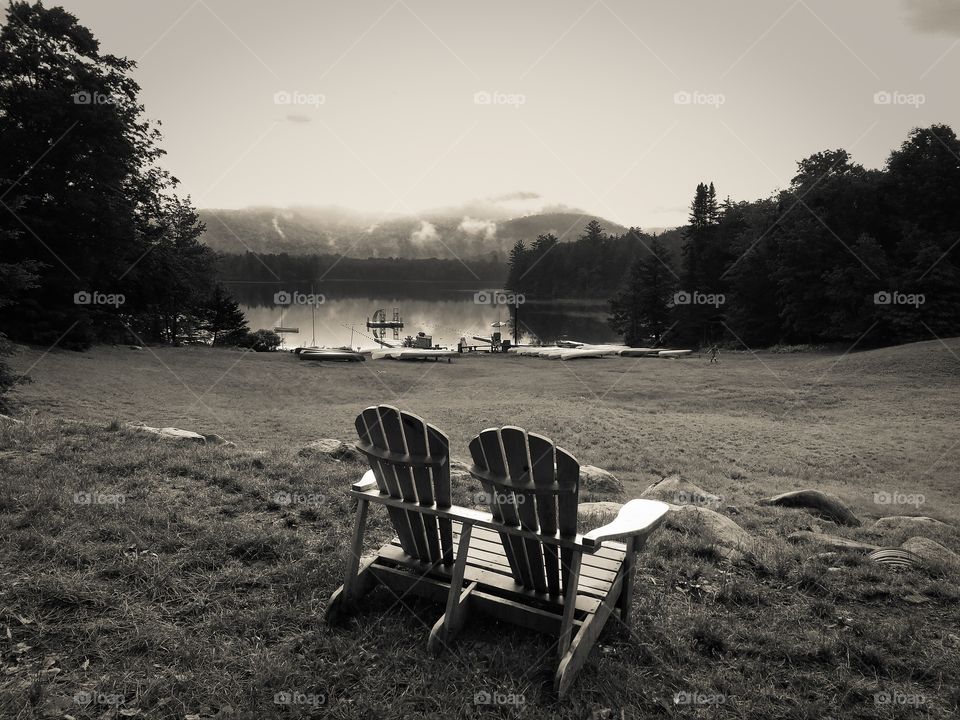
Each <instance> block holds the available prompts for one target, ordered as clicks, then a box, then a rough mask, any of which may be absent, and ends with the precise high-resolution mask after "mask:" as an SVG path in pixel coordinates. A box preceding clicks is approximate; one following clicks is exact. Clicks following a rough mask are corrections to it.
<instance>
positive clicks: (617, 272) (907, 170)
mask: <svg viewBox="0 0 960 720" xmlns="http://www.w3.org/2000/svg"><path fill="white" fill-rule="evenodd" d="M958 241H960V141H958V139H957V136H956V135H955V134H954V132H953V130H952V129H951V128H950V127H948V126H946V125H933V126H931V127H928V128H917V129H915V130H913V131H912V132H911V133H910V135H909V137H908V138H907V139H906V140H905V141H904V142H903V144H902V145H901V146H900V147H899V148H897V149H896V150H894V151H893V152H892V153H891V154H890V156H889V158H888V159H887V162H886V164H885V165H884V167H883V168H882V169H878V170H869V169H865V168H864V167H863V166H861V165H859V164H857V163H855V162H854V161H853V160H852V159H851V157H850V155H849V153H847V152H846V151H845V150H830V151H825V152H819V153H816V154H814V155H811V156H810V157H808V158H806V159H804V160H802V161H800V162H799V163H798V168H797V173H796V175H795V176H794V178H793V180H792V181H791V183H790V186H789V187H788V188H786V189H784V190H781V191H779V192H777V193H776V194H775V195H773V196H772V197H769V198H764V199H761V200H755V201H750V202H733V201H731V200H730V199H729V198H728V199H727V200H725V201H723V202H718V200H717V195H716V190H715V189H714V187H713V184H712V183H709V184H704V183H701V184H699V185H698V187H697V189H696V193H695V196H694V200H693V202H692V204H691V212H690V219H689V224H688V225H686V226H685V227H684V228H682V229H681V230H680V231H679V232H675V233H666V234H664V235H662V236H660V237H658V238H652V237H650V236H647V235H644V234H643V233H641V232H640V231H638V230H635V229H631V230H630V231H629V232H628V233H626V234H625V235H623V236H618V237H607V236H605V234H604V233H603V231H602V228H600V227H599V225H598V224H593V225H591V226H590V227H589V228H588V231H587V232H585V233H584V234H583V235H582V236H581V237H580V238H579V239H578V240H577V241H575V242H573V243H568V244H561V245H557V244H556V241H555V239H553V238H551V237H549V236H541V237H539V238H537V240H536V241H535V242H534V243H533V244H532V245H530V246H527V245H526V244H524V243H517V245H516V246H515V247H514V248H513V251H512V253H511V255H510V261H509V264H510V268H509V278H508V282H507V284H508V287H510V289H512V290H515V291H517V292H524V293H525V294H526V295H527V297H539V298H543V297H569V296H579V297H597V298H599V297H606V298H610V295H611V288H619V290H618V291H617V292H616V293H615V294H614V296H613V297H612V298H610V300H611V316H610V323H611V327H613V328H614V329H615V330H616V331H617V332H619V333H621V334H622V335H623V336H624V337H625V339H626V341H627V342H628V343H631V344H644V343H647V342H655V341H657V340H658V339H659V338H660V336H661V335H663V334H664V333H665V332H667V331H669V333H668V335H669V340H668V341H669V342H679V343H685V344H703V343H713V342H726V343H729V344H734V345H738V346H742V345H743V344H746V345H748V346H750V347H764V346H770V345H774V344H778V343H784V344H801V343H802V344H815V343H830V342H843V343H851V342H855V341H859V342H860V344H862V345H879V344H892V343H898V342H907V341H912V340H919V339H932V338H933V337H946V336H951V335H957V334H960V270H958V258H960V242H958ZM678 248H679V252H678ZM665 341H666V340H665Z"/></svg>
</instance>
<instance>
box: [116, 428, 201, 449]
mask: <svg viewBox="0 0 960 720" xmlns="http://www.w3.org/2000/svg"><path fill="white" fill-rule="evenodd" d="M126 427H127V429H128V430H133V431H134V432H142V433H149V434H150V435H155V436H157V437H159V438H163V439H164V440H178V441H183V442H195V443H197V444H199V445H205V444H206V442H207V439H206V438H205V437H204V436H203V435H201V434H200V433H195V432H193V431H192V430H181V429H180V428H175V427H162V428H157V427H151V426H150V425H147V424H146V423H143V422H136V423H127V425H126Z"/></svg>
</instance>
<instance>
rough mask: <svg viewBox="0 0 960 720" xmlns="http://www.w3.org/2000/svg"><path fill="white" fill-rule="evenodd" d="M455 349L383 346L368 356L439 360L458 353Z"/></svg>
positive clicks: (384, 358) (391, 358) (375, 358)
mask: <svg viewBox="0 0 960 720" xmlns="http://www.w3.org/2000/svg"><path fill="white" fill-rule="evenodd" d="M459 354H460V353H458V352H457V351H456V350H437V349H434V348H383V349H382V350H374V351H373V352H372V353H371V354H370V357H371V359H373V360H439V359H440V358H447V359H448V360H449V359H450V358H453V357H456V356H457V355H459Z"/></svg>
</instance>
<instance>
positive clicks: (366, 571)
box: [326, 405, 453, 622]
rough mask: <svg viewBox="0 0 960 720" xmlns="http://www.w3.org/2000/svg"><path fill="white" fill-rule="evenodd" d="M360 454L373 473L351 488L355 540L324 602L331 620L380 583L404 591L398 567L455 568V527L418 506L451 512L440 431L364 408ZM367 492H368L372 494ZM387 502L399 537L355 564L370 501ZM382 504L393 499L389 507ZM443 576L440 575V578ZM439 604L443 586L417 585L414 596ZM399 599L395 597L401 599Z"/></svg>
mask: <svg viewBox="0 0 960 720" xmlns="http://www.w3.org/2000/svg"><path fill="white" fill-rule="evenodd" d="M355 426H356V429H357V435H358V436H359V442H358V443H357V446H356V447H357V449H358V450H360V452H362V453H363V454H364V455H366V456H367V459H368V461H369V462H370V470H368V471H367V472H366V474H365V475H364V476H363V478H362V479H361V480H360V482H358V483H354V485H353V486H352V490H351V494H353V495H354V496H356V497H357V499H358V507H357V517H356V523H355V526H354V534H353V541H352V543H351V545H350V549H349V553H348V556H347V569H346V573H345V576H344V582H343V585H342V586H340V588H338V589H337V591H336V592H334V594H333V596H332V597H331V598H330V602H329V603H328V604H327V610H326V618H327V620H328V621H330V622H332V621H334V620H336V619H337V618H338V617H339V616H340V614H341V613H342V612H344V611H345V610H347V609H349V608H350V606H352V605H353V603H354V602H355V601H356V600H357V599H358V598H359V597H361V596H362V595H364V594H365V593H366V592H368V591H369V590H370V589H371V588H372V587H373V586H374V585H375V584H376V582H377V580H379V581H380V582H381V583H382V584H383V585H385V586H386V587H388V588H391V589H392V590H393V592H394V593H395V594H396V593H407V592H408V591H409V590H410V589H411V586H410V585H409V584H408V582H407V581H409V580H410V577H409V573H406V575H407V577H404V575H405V574H404V573H400V572H399V571H398V570H397V566H398V562H396V561H397V560H400V561H402V562H400V563H399V564H401V565H402V564H403V562H406V563H407V564H410V563H413V564H414V565H415V566H416V569H417V570H420V571H421V573H420V574H423V571H430V570H434V569H436V568H437V567H441V568H442V567H447V568H449V567H450V566H451V565H452V564H453V524H452V522H451V520H450V519H449V518H447V517H439V516H438V515H437V513H430V514H427V513H424V512H422V509H423V508H433V509H436V510H443V509H447V508H450V460H449V445H450V443H449V441H448V440H447V436H446V435H444V434H443V433H442V432H441V431H440V430H438V429H437V428H435V427H433V426H432V425H429V424H427V423H426V422H424V421H423V419H421V418H419V417H417V416H416V415H412V414H411V413H407V412H401V411H400V410H398V409H397V408H395V407H391V406H389V405H381V406H379V407H368V408H367V409H366V410H364V411H363V412H362V413H360V415H358V416H357V419H356V422H355ZM371 493H372V494H371ZM371 500H372V501H374V502H379V503H381V504H385V505H386V507H387V512H388V513H389V515H390V520H391V522H392V523H393V527H394V529H395V530H396V531H397V537H396V538H394V540H393V541H392V542H391V543H388V544H387V545H385V546H384V547H383V548H381V550H380V553H379V554H378V555H377V556H376V557H374V558H372V559H370V560H369V561H367V562H366V563H364V565H363V567H362V568H361V567H360V558H361V555H362V552H363V535H364V530H365V528H366V522H367V509H368V507H369V503H370V501H371ZM386 500H391V501H392V502H391V503H387V502H386ZM441 574H442V573H441ZM413 581H414V582H415V581H416V578H413ZM428 589H429V594H428V596H429V597H434V598H437V595H438V592H439V599H443V598H445V597H446V594H447V593H446V587H443V588H438V587H437V586H436V585H434V586H432V587H429V588H428V587H427V586H424V587H421V588H418V589H417V590H418V594H427V593H426V591H427V590H428ZM400 598H402V595H398V599H400Z"/></svg>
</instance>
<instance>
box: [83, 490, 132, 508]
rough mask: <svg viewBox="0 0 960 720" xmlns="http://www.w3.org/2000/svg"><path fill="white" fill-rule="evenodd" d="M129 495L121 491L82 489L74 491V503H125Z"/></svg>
mask: <svg viewBox="0 0 960 720" xmlns="http://www.w3.org/2000/svg"><path fill="white" fill-rule="evenodd" d="M125 502H127V496H126V495H121V494H120V493H102V492H100V491H99V490H80V491H78V492H75V493H73V504H74V505H123V504H124V503H125Z"/></svg>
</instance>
